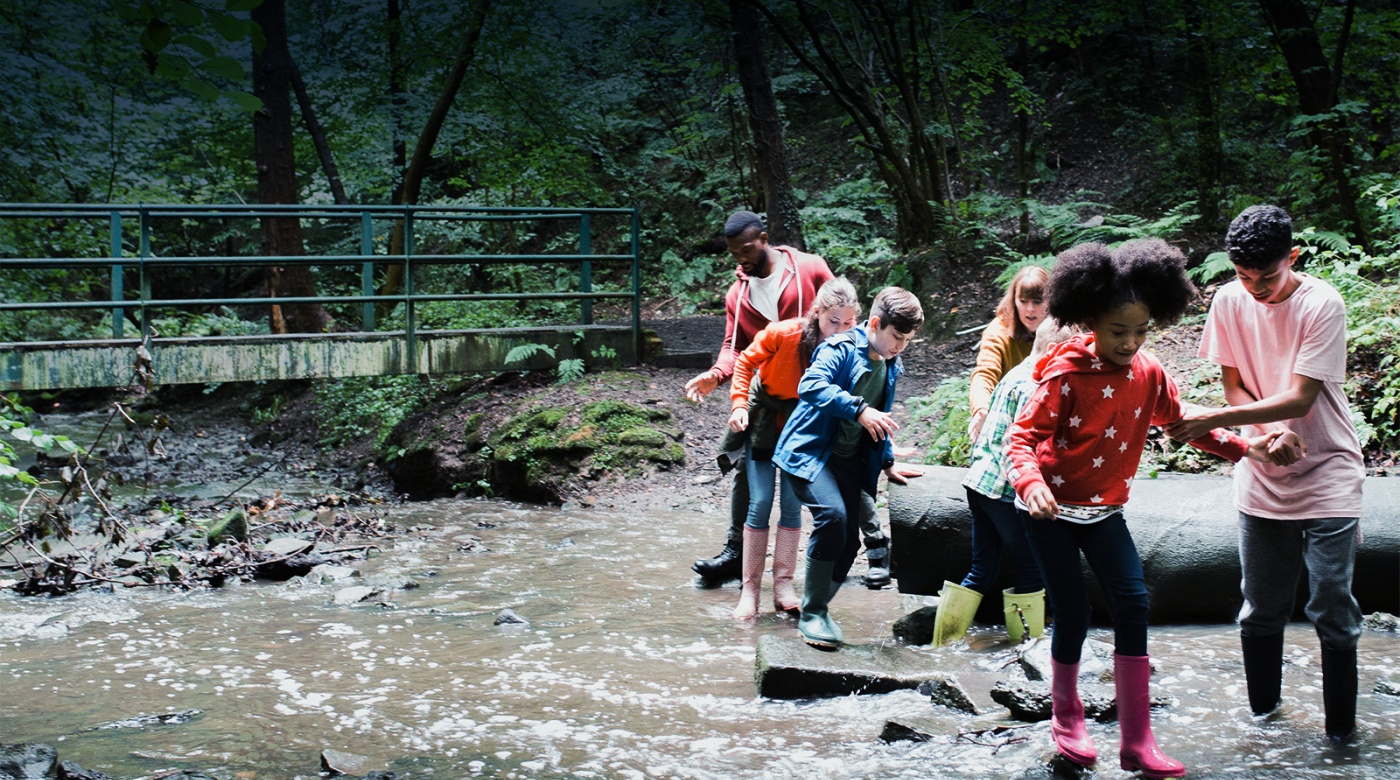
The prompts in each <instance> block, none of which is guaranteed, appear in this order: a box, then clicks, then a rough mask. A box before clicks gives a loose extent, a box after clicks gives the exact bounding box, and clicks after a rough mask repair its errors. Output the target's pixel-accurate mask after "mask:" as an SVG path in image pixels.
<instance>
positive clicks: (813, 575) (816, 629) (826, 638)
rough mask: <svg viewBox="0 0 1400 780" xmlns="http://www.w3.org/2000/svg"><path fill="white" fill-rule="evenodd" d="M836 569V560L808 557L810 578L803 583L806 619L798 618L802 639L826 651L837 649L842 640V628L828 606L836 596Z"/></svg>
mask: <svg viewBox="0 0 1400 780" xmlns="http://www.w3.org/2000/svg"><path fill="white" fill-rule="evenodd" d="M835 570H836V562H835V561H819V560H816V559H814V558H811V557H808V558H807V576H806V578H805V579H804V581H803V583H802V617H800V618H798V619H797V630H798V631H799V632H801V634H802V640H803V641H804V642H806V643H807V644H809V645H811V646H812V647H820V648H822V649H824V650H834V649H836V648H837V647H838V646H840V644H841V641H842V636H841V629H840V628H838V627H837V625H836V623H834V622H832V620H831V616H830V615H829V614H827V604H828V602H830V601H831V597H832V596H833V595H835V593H836V588H833V587H832V582H831V575H832V574H833V573H834V572H835Z"/></svg>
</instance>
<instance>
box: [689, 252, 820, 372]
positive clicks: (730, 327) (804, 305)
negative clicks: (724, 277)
mask: <svg viewBox="0 0 1400 780" xmlns="http://www.w3.org/2000/svg"><path fill="white" fill-rule="evenodd" d="M768 251H769V252H772V253H773V256H772V257H771V261H772V263H773V270H772V273H780V274H783V275H785V276H787V277H790V278H789V279H788V281H786V282H784V283H783V290H782V293H781V294H780V295H779V296H778V319H779V320H788V319H792V318H794V317H802V316H804V315H806V314H807V310H808V309H810V308H812V303H813V302H815V301H816V299H817V290H818V289H820V288H821V286H822V285H824V284H826V283H827V282H829V281H831V279H832V278H833V277H832V274H831V269H830V268H828V267H827V265H826V261H825V260H823V259H822V258H821V257H820V256H818V255H812V254H807V253H806V252H801V251H798V250H796V249H793V248H792V247H790V246H772V245H770V246H769V247H768ZM734 277H735V279H734V283H733V284H731V285H730V286H729V291H728V292H726V293H725V294H724V343H723V344H722V345H721V346H720V350H719V357H717V358H716V359H715V364H714V366H713V367H711V368H710V374H711V375H713V376H714V378H715V379H717V380H719V382H720V383H723V382H724V381H725V380H726V379H728V378H729V377H730V376H732V375H733V374H734V361H735V359H736V358H737V357H738V355H739V353H740V352H743V351H744V349H745V348H746V347H748V345H749V343H750V342H752V341H753V338H754V336H755V335H756V334H757V333H758V332H759V331H761V330H763V329H764V328H766V327H768V323H769V322H770V320H769V319H768V318H767V317H765V316H763V315H762V314H761V313H759V311H758V309H755V308H754V306H753V304H752V303H750V302H749V277H748V274H746V273H744V269H743V268H742V267H739V268H735V269H734Z"/></svg>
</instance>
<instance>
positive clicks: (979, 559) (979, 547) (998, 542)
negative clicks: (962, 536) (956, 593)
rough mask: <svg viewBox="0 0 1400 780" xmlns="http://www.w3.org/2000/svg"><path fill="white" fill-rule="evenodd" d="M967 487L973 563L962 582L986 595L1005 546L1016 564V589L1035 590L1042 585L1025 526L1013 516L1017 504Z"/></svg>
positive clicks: (999, 570)
mask: <svg viewBox="0 0 1400 780" xmlns="http://www.w3.org/2000/svg"><path fill="white" fill-rule="evenodd" d="M966 490H967V508H968V509H970V510H972V567H971V568H970V569H969V570H968V572H967V576H966V577H963V581H962V586H963V587H964V588H971V589H972V590H975V591H977V592H978V593H981V594H982V595H983V596H986V595H987V591H989V590H991V589H992V588H993V587H995V586H996V582H997V575H998V574H1000V573H1001V553H1002V550H1005V551H1006V554H1007V555H1009V556H1010V557H1011V564H1012V565H1013V566H1015V567H1016V577H1015V580H1014V583H1015V592H1016V593H1035V592H1036V591H1038V590H1040V589H1041V588H1043V587H1045V581H1044V579H1043V578H1042V577H1041V576H1040V567H1039V566H1037V565H1036V562H1035V555H1034V554H1033V553H1031V541H1030V539H1029V538H1028V537H1027V536H1026V527H1025V525H1023V524H1022V523H1021V520H1020V518H1018V517H1016V505H1015V504H1014V503H1012V502H1011V501H1009V500H1008V501H1002V500H998V499H995V498H989V497H987V496H985V495H982V494H981V493H979V492H977V491H976V490H973V489H972V488H966Z"/></svg>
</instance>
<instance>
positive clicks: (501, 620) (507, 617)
mask: <svg viewBox="0 0 1400 780" xmlns="http://www.w3.org/2000/svg"><path fill="white" fill-rule="evenodd" d="M491 625H493V626H528V625H530V621H528V620H526V619H525V618H523V617H521V616H520V615H519V614H518V613H517V612H516V611H515V610H513V609H503V610H501V611H500V612H498V613H496V622H494V623H492V624H491Z"/></svg>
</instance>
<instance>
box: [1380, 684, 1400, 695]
mask: <svg viewBox="0 0 1400 780" xmlns="http://www.w3.org/2000/svg"><path fill="white" fill-rule="evenodd" d="M1374 690H1375V692H1376V693H1384V694H1385V695H1387V696H1400V680H1377V681H1376V687H1375V689H1374Z"/></svg>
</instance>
